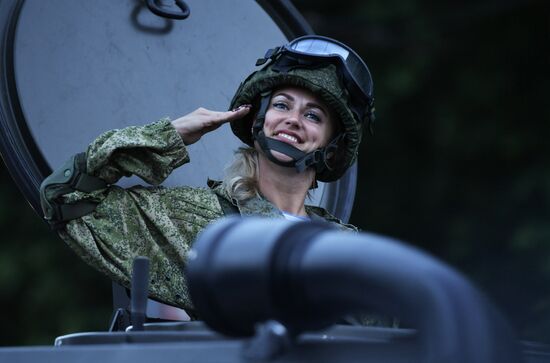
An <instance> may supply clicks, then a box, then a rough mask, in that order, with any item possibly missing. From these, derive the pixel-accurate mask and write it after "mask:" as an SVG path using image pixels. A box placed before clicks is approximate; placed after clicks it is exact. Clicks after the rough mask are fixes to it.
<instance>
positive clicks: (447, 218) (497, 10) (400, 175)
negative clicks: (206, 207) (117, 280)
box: [0, 0, 550, 345]
mask: <svg viewBox="0 0 550 363" xmlns="http://www.w3.org/2000/svg"><path fill="white" fill-rule="evenodd" d="M294 4H295V5H296V6H297V7H298V8H299V9H300V10H301V11H302V13H303V14H304V16H305V17H306V19H307V20H308V21H309V22H310V24H311V25H312V26H313V28H314V30H315V31H316V32H317V33H318V34H322V35H327V36H330V37H334V38H337V39H339V40H341V41H343V42H344V43H347V44H349V45H350V46H352V47H353V48H354V49H355V50H357V52H358V53H359V54H360V55H361V56H362V57H363V58H364V59H365V61H366V62H367V64H368V65H369V67H370V69H371V72H372V73H373V76H374V79H375V96H376V111H377V124H376V131H375V136H374V137H368V136H367V137H365V139H364V140H365V142H364V143H363V145H362V149H361V156H360V164H359V179H358V185H357V196H356V199H355V206H354V212H353V214H352V219H351V222H352V223H354V224H356V225H357V226H359V227H360V228H361V229H363V230H366V231H374V232H377V233H382V234H386V235H390V236H394V237H397V238H400V239H402V240H405V241H408V242H410V243H412V244H414V245H416V246H419V247H421V248H423V249H425V250H427V251H429V252H431V253H432V254H433V255H435V256H437V257H439V258H441V259H443V260H444V261H446V262H448V263H449V264H451V265H452V266H454V267H456V268H457V269H459V270H460V271H462V272H464V273H465V274H466V275H467V276H468V277H469V278H470V279H471V280H473V281H474V282H475V283H476V284H477V285H478V286H479V287H480V288H481V289H482V290H483V291H485V292H486V293H487V294H488V295H489V297H490V298H491V299H492V300H493V302H495V304H496V305H497V306H499V307H500V308H501V309H502V311H503V312H504V313H505V315H506V316H507V317H508V318H509V319H510V321H511V322H512V324H513V326H514V327H515V328H516V330H517V332H518V334H519V336H520V338H521V339H524V340H538V341H544V342H549V343H550V291H549V290H550V288H549V286H550V223H549V222H550V168H549V167H548V166H549V165H550V163H549V161H550V146H549V142H548V141H547V138H548V136H550V127H549V121H550V117H549V116H550V115H549V111H548V109H549V107H548V101H547V99H548V97H549V96H550V92H548V87H549V84H550V83H549V80H550V79H549V78H550V77H548V66H549V65H550V57H549V54H550V53H549V41H550V21H549V20H550V15H549V14H550V11H549V10H550V9H549V6H548V3H547V1H545V0H538V1H536V0H531V1H529V0H523V1H514V0H500V1H496V0H495V1H489V0H481V1H461V2H460V3H458V2H452V3H449V2H440V1H413V0H409V1H405V0H400V1H395V0H383V1H382V0H369V1H359V0H358V1H349V0H347V1H339V2H335V1H321V0H299V1H298V0H295V1H294ZM267 46H271V45H266V47H267ZM197 106H198V105H197ZM0 231H2V242H1V243H0V304H1V309H2V310H1V312H2V319H1V322H2V324H1V325H2V328H1V330H0V345H25V344H46V345H49V344H52V343H53V339H54V338H55V337H56V336H58V335H62V334H67V333H71V332H76V331H91V330H105V329H106V328H107V325H108V322H109V318H110V314H111V290H110V288H111V287H110V282H109V281H107V280H106V279H105V278H103V277H102V276H101V275H100V274H99V273H96V272H95V271H93V270H92V269H91V268H90V267H88V266H87V265H86V264H84V263H83V262H81V261H80V260H79V259H78V258H77V257H76V256H75V255H74V254H73V253H72V252H71V251H70V250H69V249H68V247H66V246H65V245H64V244H63V243H62V242H61V241H60V240H59V239H58V238H57V237H55V236H54V235H53V233H52V232H51V231H50V230H49V229H48V228H47V227H46V225H45V224H44V223H42V222H41V221H40V219H39V217H38V216H37V215H36V214H35V213H34V212H33V210H32V209H31V208H30V206H29V205H28V203H27V202H26V201H25V199H24V198H23V196H22V194H21V193H20V192H19V190H18V189H17V186H16V185H15V184H14V182H13V181H12V180H11V178H10V177H9V175H8V172H7V170H6V168H5V166H4V165H3V164H0Z"/></svg>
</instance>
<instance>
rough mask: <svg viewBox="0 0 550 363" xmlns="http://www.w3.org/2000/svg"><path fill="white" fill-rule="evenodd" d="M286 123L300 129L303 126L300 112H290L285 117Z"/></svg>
mask: <svg viewBox="0 0 550 363" xmlns="http://www.w3.org/2000/svg"><path fill="white" fill-rule="evenodd" d="M285 124H286V125H288V126H290V127H294V128H297V129H299V128H300V127H301V121H300V114H299V113H298V112H296V111H293V112H289V113H288V114H287V117H286V119H285Z"/></svg>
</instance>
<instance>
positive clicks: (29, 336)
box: [0, 163, 112, 346]
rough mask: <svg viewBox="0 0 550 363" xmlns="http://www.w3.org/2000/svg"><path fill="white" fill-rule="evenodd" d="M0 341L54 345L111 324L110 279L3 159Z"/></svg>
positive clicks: (0, 181)
mask: <svg viewBox="0 0 550 363" xmlns="http://www.w3.org/2000/svg"><path fill="white" fill-rule="evenodd" d="M0 206H1V207H0V231H1V232H2V238H1V241H2V243H1V244H0V308H1V311H2V319H1V322H2V329H1V330H0V345H2V346H7V345H22V344H45V345H51V344H53V341H54V339H55V337H56V336H59V335H63V334H68V333H72V332H76V331H83V330H87V331H92V330H106V329H107V328H108V324H109V318H110V315H111V312H112V300H111V284H110V282H109V281H107V280H106V279H105V278H104V277H102V276H101V275H100V274H99V273H97V272H95V271H94V270H92V268H91V267H88V266H87V265H86V264H84V263H83V262H81V261H80V260H79V259H78V258H77V257H76V255H75V254H74V253H73V252H72V251H71V250H70V249H69V247H68V246H66V245H65V244H64V243H63V242H62V241H61V239H59V238H58V237H57V236H56V235H54V233H53V232H52V231H51V230H50V229H49V227H48V226H47V225H46V223H44V222H43V221H42V220H41V219H40V218H39V216H38V214H36V213H35V212H34V211H33V210H32V208H31V206H30V205H29V204H28V203H27V202H26V201H25V199H24V198H23V195H22V194H21V193H20V192H19V190H17V187H16V186H15V183H14V182H13V181H12V180H11V178H10V177H9V174H8V171H7V170H6V168H5V165H4V164H3V163H0Z"/></svg>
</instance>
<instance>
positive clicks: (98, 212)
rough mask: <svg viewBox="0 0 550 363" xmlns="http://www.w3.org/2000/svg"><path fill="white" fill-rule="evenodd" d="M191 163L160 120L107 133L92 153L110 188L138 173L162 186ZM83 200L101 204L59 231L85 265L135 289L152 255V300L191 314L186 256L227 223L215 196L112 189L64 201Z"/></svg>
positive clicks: (91, 166)
mask: <svg viewBox="0 0 550 363" xmlns="http://www.w3.org/2000/svg"><path fill="white" fill-rule="evenodd" d="M188 160H189V158H188V154H187V151H186V149H185V146H184V144H183V141H182V140H181V138H180V136H179V135H178V133H177V132H176V131H175V129H174V128H173V127H172V126H171V124H170V122H169V121H168V120H161V121H159V122H156V123H153V124H150V125H147V126H141V127H129V128H125V129H121V130H113V131H109V132H106V133H104V134H102V135H101V136H100V137H98V138H97V139H96V140H95V141H94V142H93V143H92V144H91V145H90V146H89V148H88V150H87V172H88V174H91V175H94V176H97V177H100V178H102V179H104V180H105V181H107V182H108V183H109V184H111V183H114V182H116V181H117V180H118V179H119V178H120V177H122V176H129V175H132V174H134V175H138V176H139V177H141V178H142V179H144V180H145V181H147V182H149V183H151V184H159V183H161V182H162V181H163V180H164V179H165V178H166V177H167V176H168V175H169V174H170V172H172V170H173V169H175V168H176V167H178V166H180V165H182V164H183V163H185V162H187V161H188ZM82 200H88V201H93V202H95V203H98V205H97V207H96V209H95V210H94V211H93V212H92V213H89V214H87V215H85V216H83V217H80V218H78V219H75V220H71V221H69V222H68V223H67V224H66V225H65V227H64V228H62V229H60V230H59V234H60V236H61V238H62V239H63V240H64V241H65V242H66V243H67V244H68V245H69V246H70V247H71V248H72V249H73V250H74V251H75V252H76V253H77V254H78V255H79V256H80V257H81V258H82V259H84V260H85V261H86V262H87V263H89V264H90V265H92V266H93V267H94V268H96V269H98V270H99V271H101V272H102V273H104V274H106V275H108V276H109V277H110V278H111V279H113V280H114V281H116V282H118V283H119V284H121V285H123V286H126V287H129V285H130V279H131V268H132V261H133V259H134V258H135V257H136V256H140V255H141V256H147V257H149V259H150V285H149V286H150V291H149V294H150V296H151V297H153V298H155V299H157V300H159V301H162V302H164V303H168V304H170V305H175V306H179V307H183V308H186V309H192V306H191V302H190V299H189V296H188V293H187V287H186V283H185V281H184V276H183V267H184V263H185V259H186V254H187V251H188V250H189V247H190V245H191V243H192V242H193V241H194V239H195V237H196V235H197V234H198V232H200V231H201V230H202V229H203V228H204V227H205V226H206V225H207V224H208V223H209V222H211V221H212V220H214V219H217V218H219V217H221V216H222V212H221V208H220V206H219V202H218V201H217V198H216V197H215V196H214V195H213V194H212V193H211V192H210V191H209V190H207V189H202V188H191V187H178V188H164V187H162V186H153V187H143V186H136V187H132V188H129V189H123V188H120V187H118V186H116V185H111V186H109V187H107V188H104V189H101V190H96V191H93V192H90V193H83V192H73V193H71V194H68V195H66V196H64V197H63V203H67V204H71V203H77V202H79V201H82Z"/></svg>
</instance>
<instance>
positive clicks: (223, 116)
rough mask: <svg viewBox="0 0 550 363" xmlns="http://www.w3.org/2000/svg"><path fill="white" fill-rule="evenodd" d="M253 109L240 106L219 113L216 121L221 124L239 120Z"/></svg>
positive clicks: (250, 106)
mask: <svg viewBox="0 0 550 363" xmlns="http://www.w3.org/2000/svg"><path fill="white" fill-rule="evenodd" d="M251 108H252V105H240V106H239V107H237V108H235V109H233V110H231V111H226V112H218V113H217V115H216V121H217V122H219V123H226V122H230V121H233V120H238V119H240V118H242V117H244V116H245V115H246V114H247V113H248V112H250V109H251Z"/></svg>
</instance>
